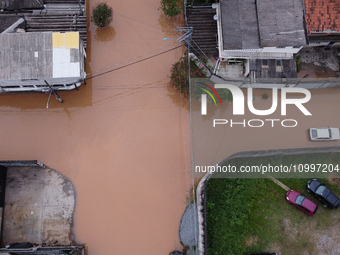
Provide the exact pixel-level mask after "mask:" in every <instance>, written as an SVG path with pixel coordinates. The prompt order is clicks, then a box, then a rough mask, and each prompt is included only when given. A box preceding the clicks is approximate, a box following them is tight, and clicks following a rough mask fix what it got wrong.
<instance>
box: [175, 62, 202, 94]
mask: <svg viewBox="0 0 340 255" xmlns="http://www.w3.org/2000/svg"><path fill="white" fill-rule="evenodd" d="M189 62H190V77H193V78H195V77H196V78H204V77H206V76H205V74H204V69H203V67H199V66H198V65H197V64H198V63H197V61H196V60H194V59H193V58H190V61H189ZM170 84H171V86H172V87H173V88H175V90H176V91H178V92H180V93H182V94H183V95H184V96H185V97H188V96H189V76H188V60H187V59H185V58H181V59H180V60H179V61H177V62H176V63H175V64H173V65H172V67H171V75H170Z"/></svg>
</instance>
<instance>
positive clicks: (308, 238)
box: [207, 153, 340, 255]
mask: <svg viewBox="0 0 340 255" xmlns="http://www.w3.org/2000/svg"><path fill="white" fill-rule="evenodd" d="M327 155H328V156H325V155H324V159H328V160H330V161H321V162H324V163H327V162H329V163H331V162H333V161H336V162H339V161H338V157H339V153H335V154H332V153H329V154H328V153H327ZM288 157H290V156H287V158H288ZM293 157H294V156H293ZM307 157H309V158H313V157H317V156H316V154H309V155H308V154H305V155H303V156H301V155H300V159H301V158H305V159H306V158H307ZM269 158H271V157H268V160H269ZM287 158H285V159H287ZM276 159H277V158H276ZM281 159H282V157H281ZM238 160H239V161H240V162H243V163H244V162H247V163H250V162H251V164H253V163H254V162H255V161H256V158H252V159H251V160H252V161H250V160H248V158H247V159H244V158H240V159H238ZM294 160H296V158H295V159H292V160H291V161H294ZM319 160H320V157H319ZM268 162H270V161H264V159H263V158H262V159H259V158H258V162H257V163H258V164H261V163H262V164H268ZM271 162H272V163H273V161H271ZM300 162H301V161H300ZM319 163H320V161H319ZM278 164H280V163H278ZM319 179H320V180H321V181H322V182H323V183H325V184H326V185H327V186H328V187H329V188H330V189H331V190H332V191H333V192H334V193H335V194H337V195H340V188H339V187H338V186H337V185H335V184H332V183H330V182H329V181H328V180H327V179H321V178H319ZM308 180H309V178H305V179H301V178H300V179H296V178H294V179H280V181H281V182H283V183H284V184H285V185H287V186H288V187H290V188H291V189H294V190H297V191H299V192H301V193H302V194H304V195H305V196H306V197H308V198H309V199H311V200H312V201H315V202H317V201H318V200H316V199H315V197H314V196H312V195H310V194H308V193H307V192H306V184H307V181H308ZM285 194H286V191H285V190H284V189H282V188H281V187H280V186H278V185H277V184H275V183H274V182H273V181H272V180H270V179H263V178H259V179H249V178H243V179H221V178H212V179H210V180H209V182H208V184H207V229H208V254H211V255H229V254H230V255H238V254H239V255H241V254H242V255H244V254H246V253H259V252H270V251H271V252H276V251H277V249H279V250H280V252H281V253H282V254H305V253H306V252H307V253H309V254H314V253H315V251H316V249H317V247H316V240H315V238H316V237H315V236H313V233H315V230H316V231H319V232H323V233H324V232H325V231H326V230H327V229H328V228H330V227H332V226H333V225H334V224H335V225H337V224H339V223H340V216H336V215H338V214H334V210H329V209H324V208H323V207H322V204H321V203H319V202H317V204H318V205H319V209H318V212H317V213H316V214H315V215H314V216H313V217H311V216H307V215H306V214H304V213H303V212H302V211H300V210H299V209H297V208H294V207H293V206H292V205H290V204H289V203H287V202H286V201H285ZM330 216H331V217H330Z"/></svg>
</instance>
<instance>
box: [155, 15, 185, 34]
mask: <svg viewBox="0 0 340 255" xmlns="http://www.w3.org/2000/svg"><path fill="white" fill-rule="evenodd" d="M157 25H159V26H160V27H161V28H162V32H163V33H164V36H165V38H172V39H177V37H178V33H176V31H175V28H176V27H182V26H184V17H183V15H177V16H175V17H167V16H165V15H164V13H162V14H161V15H160V17H159V19H158V24H157Z"/></svg>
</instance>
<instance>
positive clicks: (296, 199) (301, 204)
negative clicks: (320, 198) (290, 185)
mask: <svg viewBox="0 0 340 255" xmlns="http://www.w3.org/2000/svg"><path fill="white" fill-rule="evenodd" d="M286 200H287V201H288V202H289V203H291V204H293V205H295V206H296V207H297V208H299V209H300V210H302V211H303V212H305V213H306V214H308V215H310V216H313V215H314V214H315V213H316V210H317V209H318V205H317V204H315V203H314V202H312V201H310V200H309V199H308V198H306V197H305V196H303V195H301V194H300V193H299V192H297V191H296V190H290V191H288V192H287V194H286Z"/></svg>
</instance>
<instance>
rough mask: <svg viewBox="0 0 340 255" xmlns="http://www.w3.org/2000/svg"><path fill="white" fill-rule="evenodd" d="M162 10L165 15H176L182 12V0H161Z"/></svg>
mask: <svg viewBox="0 0 340 255" xmlns="http://www.w3.org/2000/svg"><path fill="white" fill-rule="evenodd" d="M160 8H161V9H162V11H163V12H164V14H165V15H166V16H171V17H173V16H176V15H177V14H180V13H181V12H182V1H180V0H161V7H160Z"/></svg>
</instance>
